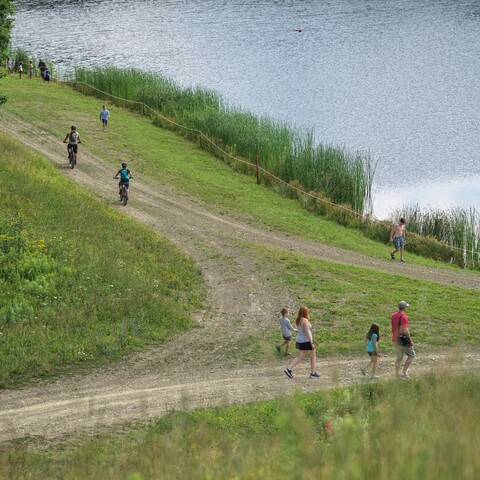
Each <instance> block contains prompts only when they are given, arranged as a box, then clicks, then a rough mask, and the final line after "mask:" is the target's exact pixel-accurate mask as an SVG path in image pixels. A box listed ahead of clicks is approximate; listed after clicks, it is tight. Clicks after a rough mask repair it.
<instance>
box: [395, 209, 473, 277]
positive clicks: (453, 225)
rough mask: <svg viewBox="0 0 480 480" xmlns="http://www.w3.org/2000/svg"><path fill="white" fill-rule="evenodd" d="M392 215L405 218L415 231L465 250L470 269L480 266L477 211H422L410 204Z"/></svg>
mask: <svg viewBox="0 0 480 480" xmlns="http://www.w3.org/2000/svg"><path fill="white" fill-rule="evenodd" d="M392 216H393V218H395V219H397V220H398V218H400V217H404V218H405V220H406V221H407V226H408V230H410V231H412V232H415V233H418V234H419V235H423V236H430V237H434V238H436V239H437V240H439V241H440V242H443V243H445V244H447V245H449V246H451V247H454V248H457V249H459V250H461V254H462V256H463V262H464V265H465V266H466V267H467V266H469V267H473V268H475V267H478V266H479V265H480V213H479V212H478V211H477V210H476V209H475V208H473V207H471V208H468V209H466V208H461V207H452V208H448V209H445V210H442V209H439V208H428V209H423V210H422V209H420V207H419V205H407V206H404V207H401V208H398V209H396V210H395V211H393V213H392Z"/></svg>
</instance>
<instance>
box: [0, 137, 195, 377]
mask: <svg viewBox="0 0 480 480" xmlns="http://www.w3.org/2000/svg"><path fill="white" fill-rule="evenodd" d="M0 198H1V199H2V208H1V210H0V298H1V302H0V359H1V361H0V387H5V386H8V385H11V384H12V383H15V381H16V380H21V379H26V378H32V377H35V376H43V375H49V374H53V373H56V372H58V371H59V369H62V368H65V367H66V366H68V365H73V364H77V363H79V362H85V361H88V362H98V361H106V360H109V361H110V360H112V359H116V358H119V357H120V356H122V355H124V354H126V353H128V352H132V351H135V350H140V349H145V348H146V347H148V346H149V345H153V344H158V343H160V342H162V341H164V340H165V338H166V337H167V335H169V336H170V335H174V334H175V333H177V332H180V331H185V330H187V329H189V328H192V327H193V326H194V323H193V322H192V320H191V313H192V311H193V310H195V309H200V308H201V307H202V298H203V287H202V278H201V274H200V271H199V270H198V268H197V267H196V266H195V264H194V263H193V261H192V260H190V259H188V258H187V257H186V256H185V255H184V254H183V253H182V252H180V251H179V250H178V249H177V248H176V247H175V246H173V245H172V244H171V243H170V242H168V241H166V240H165V239H162V238H160V237H159V236H158V235H156V234H155V233H154V232H153V231H151V230H149V229H147V228H145V227H144V226H142V225H141V224H139V223H137V222H135V221H133V220H132V219H129V218H126V217H124V216H122V215H121V214H119V213H116V212H115V211H113V210H112V209H110V208H107V207H106V206H105V205H104V204H102V203H100V202H98V201H96V200H94V198H93V196H92V195H90V194H88V193H85V192H84V191H82V190H81V188H80V187H79V186H78V185H76V184H75V183H73V182H72V181H70V180H68V179H65V178H64V177H63V176H62V175H60V174H59V172H58V171H56V169H55V168H54V167H53V165H52V164H51V163H50V162H48V161H47V160H45V159H43V158H42V157H40V156H39V155H37V154H35V153H33V152H32V151H30V150H28V149H27V148H25V147H24V146H22V145H20V144H18V143H17V142H14V141H12V140H10V139H9V138H8V137H6V136H5V135H3V134H1V135H0Z"/></svg>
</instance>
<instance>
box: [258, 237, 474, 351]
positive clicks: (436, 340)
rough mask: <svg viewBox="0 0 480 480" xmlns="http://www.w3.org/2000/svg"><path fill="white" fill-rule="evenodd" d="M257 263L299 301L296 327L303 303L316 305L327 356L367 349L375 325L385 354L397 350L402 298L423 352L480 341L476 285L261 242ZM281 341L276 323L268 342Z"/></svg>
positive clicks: (314, 315) (294, 308)
mask: <svg viewBox="0 0 480 480" xmlns="http://www.w3.org/2000/svg"><path fill="white" fill-rule="evenodd" d="M255 262H256V264H257V267H258V268H259V269H261V270H262V271H263V272H268V278H269V282H271V284H272V285H277V286H279V287H281V288H282V289H283V290H286V291H288V292H289V295H290V297H291V298H294V299H295V303H294V304H293V305H285V306H286V307H287V308H289V310H290V320H291V321H292V324H293V321H294V320H295V318H296V314H297V312H298V307H299V306H300V305H306V306H308V307H309V308H310V314H311V321H312V328H313V333H314V337H315V338H316V339H317V341H316V348H317V353H318V354H319V356H320V357H321V356H330V355H337V354H362V353H363V354H364V352H365V344H364V336H365V334H366V333H367V331H368V329H369V328H370V325H371V323H372V322H376V323H378V324H379V326H380V334H381V341H380V349H381V351H383V352H390V353H391V352H393V346H392V344H391V341H390V337H391V326H390V318H391V315H392V313H393V312H394V311H396V310H397V308H396V307H397V304H398V302H399V301H400V300H406V301H408V303H409V304H410V305H411V306H410V308H409V309H408V317H409V319H410V329H411V333H412V337H413V339H414V342H415V344H416V345H417V347H418V348H419V349H420V350H424V349H428V350H431V349H435V348H438V347H440V346H442V345H445V343H446V342H448V345H449V346H472V347H475V346H476V345H478V343H479V341H480V332H479V331H478V321H479V318H480V302H479V301H478V291H476V290H468V289H462V288H458V287H452V286H446V285H440V284H436V283H432V282H428V281H423V280H418V279H412V278H408V277H405V276H401V275H392V274H387V273H381V272H375V271H372V270H369V269H366V268H356V267H353V266H348V265H338V264H333V263H329V262H325V261H321V260H314V259H311V258H306V257H303V256H301V255H298V254H294V253H292V252H285V251H282V250H278V249H274V248H267V247H263V246H258V247H257V252H256V255H255ZM452 299H455V301H452ZM282 306H283V305H282ZM282 306H279V309H280V308H281V307H282ZM280 339H281V336H280V331H279V327H278V325H277V324H276V323H274V322H273V321H272V323H271V324H270V326H269V328H266V329H265V331H264V337H263V338H262V340H263V341H266V342H267V343H268V344H270V345H274V344H275V343H278V342H279V340H280Z"/></svg>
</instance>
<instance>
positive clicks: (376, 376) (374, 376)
mask: <svg viewBox="0 0 480 480" xmlns="http://www.w3.org/2000/svg"><path fill="white" fill-rule="evenodd" d="M370 378H371V379H372V380H378V379H379V378H380V377H379V376H378V375H372V376H371V377H370Z"/></svg>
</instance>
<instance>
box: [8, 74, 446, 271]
mask: <svg viewBox="0 0 480 480" xmlns="http://www.w3.org/2000/svg"><path fill="white" fill-rule="evenodd" d="M2 89H3V91H4V92H5V93H6V94H7V96H8V97H9V101H8V102H7V104H5V105H4V106H3V107H2V110H4V111H6V112H12V113H14V114H15V115H17V116H19V117H21V118H23V119H25V120H26V121H28V122H31V123H33V124H34V125H38V126H41V128H42V129H45V130H46V131H48V132H49V133H51V134H53V135H55V136H57V137H58V139H59V149H61V148H64V147H63V146H62V145H61V144H60V141H61V140H63V138H64V137H65V134H66V132H67V131H68V129H69V128H70V125H73V124H74V125H76V126H77V128H78V130H79V132H80V134H81V136H82V149H85V150H89V151H91V152H92V153H94V154H95V155H97V156H99V157H101V158H102V159H104V160H105V161H106V162H109V163H111V164H112V166H113V167H114V168H115V167H118V164H119V162H120V161H122V160H126V161H127V162H129V165H130V166H131V168H132V169H134V170H135V171H136V172H140V173H142V175H144V176H146V177H150V178H152V179H155V180H157V181H160V182H162V183H168V184H170V185H173V186H175V187H176V188H177V189H178V190H179V191H181V192H185V193H186V194H188V195H191V196H192V197H195V198H197V199H198V200H201V201H202V202H204V203H205V204H207V205H210V206H211V208H212V209H215V210H216V211H221V212H224V213H225V214H227V215H231V216H234V217H235V216H236V217H240V218H242V219H243V220H245V219H248V221H249V222H251V223H255V224H257V225H261V226H263V227H265V228H268V229H271V230H278V231H282V232H286V233H289V234H295V235H300V236H304V237H306V238H311V239H313V240H316V241H319V242H321V243H325V244H328V245H335V246H338V247H342V248H346V249H349V250H354V251H358V252H361V253H364V254H366V255H370V256H374V257H379V258H388V251H389V250H391V246H390V245H388V246H386V245H384V244H382V243H380V242H376V241H373V240H371V239H368V238H366V237H365V236H364V235H363V234H362V233H361V232H359V231H358V230H354V229H350V228H345V227H342V226H340V225H338V224H337V223H335V222H332V221H329V220H326V219H324V218H322V217H319V216H316V215H313V214H311V213H309V212H308V211H306V210H305V209H304V208H303V207H302V206H301V205H300V204H299V203H298V201H296V200H289V199H286V198H284V197H282V196H280V195H278V194H277V193H276V192H275V191H274V190H273V189H266V188H264V187H261V186H257V185H256V184H255V181H254V179H253V177H249V176H245V175H243V174H240V173H238V172H234V171H232V169H231V168H230V167H229V166H227V165H225V164H224V163H222V162H221V161H219V160H218V159H216V158H214V157H213V156H212V155H211V154H209V153H207V152H205V151H203V150H201V149H200V148H199V147H198V146H197V145H195V144H193V143H190V142H186V141H185V140H184V139H183V138H182V137H180V136H178V135H176V134H175V133H172V132H170V131H167V130H162V129H160V128H158V127H156V126H155V125H153V124H152V122H151V121H150V120H149V119H148V118H146V117H142V116H140V115H136V114H134V113H132V112H131V111H129V110H124V109H122V108H119V107H116V106H114V105H110V104H108V102H107V107H108V108H109V110H110V112H111V119H110V124H109V129H108V132H107V133H103V132H102V128H101V122H100V120H99V112H100V110H101V107H102V103H103V102H101V101H99V100H96V99H94V98H92V97H90V96H84V95H82V94H80V93H78V92H75V91H74V90H72V89H70V88H69V87H68V86H66V85H64V84H57V83H52V84H45V83H43V82H42V81H41V80H38V79H34V80H32V81H30V80H18V78H14V77H8V78H6V79H4V80H3V81H2ZM2 110H0V119H1V115H2ZM26 134H27V135H28V132H26ZM407 250H408V247H407ZM408 256H409V259H410V260H413V261H414V262H415V263H421V264H424V265H432V266H437V267H439V268H453V267H452V266H451V265H448V264H444V263H439V262H434V261H431V260H429V259H426V258H423V257H419V256H416V255H412V254H409V255H408Z"/></svg>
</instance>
